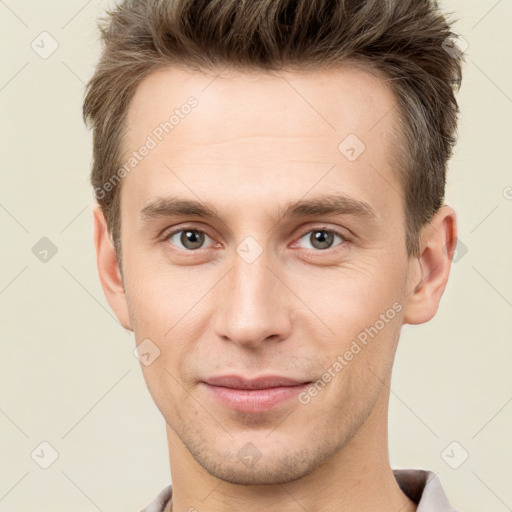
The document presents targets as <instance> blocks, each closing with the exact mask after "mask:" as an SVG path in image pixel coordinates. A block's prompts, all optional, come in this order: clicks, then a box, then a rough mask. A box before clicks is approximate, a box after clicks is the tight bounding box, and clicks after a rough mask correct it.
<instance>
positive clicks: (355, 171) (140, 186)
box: [124, 66, 398, 209]
mask: <svg viewBox="0 0 512 512" xmlns="http://www.w3.org/2000/svg"><path fill="white" fill-rule="evenodd" d="M190 98H193V99H194V102H195V106H194V107H193V108H190V107H187V108H184V106H186V105H190ZM395 110H396V109H395V100H394V96H393V94H392V92H391V91H390V89H389V88H388V87H387V86H386V83H385V82H384V81H383V79H382V78H380V77H378V76H376V75H373V74H370V73H368V72H366V71H364V70H362V69H359V68H355V67H353V66H350V67H349V66H343V67H341V66H340V67H339V68H336V69H329V70H315V71H301V72H291V71H286V72H285V71H279V72H275V73H273V74H269V73H263V72H257V71H250V72H249V71H244V72H239V71H234V70H224V71H220V70H219V71H218V72H217V73H213V72H209V73H203V72H192V71H190V70H186V69H181V68H165V69H161V70H159V71H156V72H154V73H152V74H150V75H149V76H148V77H146V78H145V79H144V80H143V81H142V82H141V84H139V86H138V87H137V90H136V93H135V95H134V97H133V99H132V101H131V103H130V106H129V110H128V115H127V130H126V133H125V140H124V142H125V146H124V147H125V148H126V154H125V156H124V157H125V159H127V158H129V156H130V154H131V152H133V151H136V150H137V148H139V147H140V146H141V145H143V144H144V142H145V141H147V140H148V136H149V137H150V138H151V139H152V140H153V141H154V142H155V145H154V148H153V149H151V151H150V152H149V154H148V155H147V156H145V157H144V159H143V160H142V161H141V162H140V163H138V164H137V166H138V170H137V172H130V173H129V175H128V176H126V178H125V180H126V182H127V183H126V185H129V187H130V188H132V189H133V188H134V189H135V190H132V193H133V194H134V195H133V196H132V199H138V200H140V201H145V200H148V199H150V198H152V197H154V196H155V195H156V194H157V193H160V192H162V191H167V192H169V193H171V192H172V193H174V189H175V187H176V186H177V185H178V186H179V187H181V188H182V189H183V190H184V191H186V189H184V188H183V186H182V185H183V183H179V179H178V178H177V175H178V174H180V173H181V174H183V173H185V174H186V177H187V180H188V181H187V183H188V184H189V185H190V186H192V187H193V189H194V192H197V193H198V194H199V192H201V193H202V194H206V195H208V193H209V190H211V186H214V187H216V188H217V189H223V190H224V191H227V190H229V189H233V188H234V187H236V188H237V190H239V191H240V192H243V189H244V187H249V188H252V189H253V190H254V187H255V186H256V187H257V188H258V187H259V188H260V190H261V191H262V192H263V191H264V190H265V187H266V188H268V190H267V192H268V191H270V189H271V187H272V186H274V187H278V188H279V187H280V192H279V193H280V194H282V195H283V198H284V195H286V193H287V192H288V193H293V192H294V188H293V187H295V186H296V193H297V194H299V193H301V191H302V193H303V192H304V191H305V190H304V186H305V183H302V182H304V181H305V180H307V181H308V182H309V183H310V185H313V184H314V182H315V181H317V180H318V178H320V177H321V176H322V175H323V174H325V172H326V171H327V170H328V169H329V168H331V167H332V166H333V165H335V166H336V168H337V173H330V175H329V176H327V177H325V178H322V184H321V185H323V186H324V187H327V188H331V187H333V186H336V184H341V185H342V186H343V187H345V190H347V191H351V192H354V193H356V194H359V195H362V196H366V200H367V201H368V202H374V203H377V208H379V204H380V208H381V209H382V208H386V201H385V197H381V195H382V194H380V195H379V193H378V192H379V188H380V189H386V190H385V191H384V192H385V194H387V195H389V194H395V195H396V190H395V191H394V192H393V191H391V190H390V185H389V183H390V182H393V181H394V179H395V177H394V175H393V174H394V173H392V172H391V168H390V154H391V151H392V147H390V144H389V140H388V138H389V136H390V134H391V133H392V129H393V125H394V122H395ZM172 117H173V119H172V120H171V118H172ZM170 120H171V121H172V122H169V121H170ZM155 130H156V131H155ZM155 133H156V134H157V135H155ZM160 139H161V140H160ZM345 141H346V142H345ZM352 148H354V149H355V152H356V153H359V152H360V151H362V153H361V156H360V157H359V158H357V159H356V160H351V159H350V158H347V156H348V157H350V156H351V155H353V153H354V152H353V151H352V153H350V151H351V149H352ZM347 149H348V150H349V153H346V151H347ZM169 168H172V169H173V170H174V171H176V172H173V173H171V172H169ZM139 171H143V172H139ZM290 182H292V183H291V184H290ZM386 182H387V183H388V184H387V185H386ZM290 186H291V188H290ZM397 186H398V185H396V183H395V187H397ZM189 188H190V187H189ZM167 189H168V190H167ZM381 192H382V190H381ZM372 196H373V197H372ZM273 197H275V198H276V199H278V196H277V195H273ZM202 199H205V200H206V197H202ZM394 199H395V200H396V196H395V197H394Z"/></svg>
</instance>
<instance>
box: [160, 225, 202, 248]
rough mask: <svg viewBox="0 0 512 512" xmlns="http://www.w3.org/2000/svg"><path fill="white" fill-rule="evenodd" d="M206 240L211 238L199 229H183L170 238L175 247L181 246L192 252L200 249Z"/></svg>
mask: <svg viewBox="0 0 512 512" xmlns="http://www.w3.org/2000/svg"><path fill="white" fill-rule="evenodd" d="M206 238H210V237H209V236H208V235H207V234H206V233H203V232H202V231H198V230H197V229H181V230H180V231H176V233H173V234H172V235H170V236H169V240H170V241H171V243H173V244H174V245H179V244H181V245H182V247H183V248H185V249H188V250H191V251H193V250H195V249H200V248H201V246H202V245H203V244H204V242H205V239H206ZM178 242H179V243H178Z"/></svg>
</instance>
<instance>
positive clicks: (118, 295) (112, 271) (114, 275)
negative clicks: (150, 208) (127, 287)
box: [93, 205, 132, 331]
mask: <svg viewBox="0 0 512 512" xmlns="http://www.w3.org/2000/svg"><path fill="white" fill-rule="evenodd" d="M93 214H94V246H95V247H96V265H97V267H98V273H99V276H100V281H101V286H102V288H103V293H104V294H105V297H106V298H107V301H108V303H109V305H110V307H111V308H112V310H113V311H114V313H115V315H116V317H117V319H118V320H119V322H120V323H121V325H122V326H123V327H124V328H125V329H128V330H130V331H131V330H132V325H131V321H130V315H129V310H128V303H127V301H126V294H125V291H124V284H123V279H122V276H121V270H120V268H119V263H118V261H117V256H116V251H115V249H114V245H113V243H112V240H111V238H110V233H109V232H108V229H107V221H106V219H105V216H104V215H103V211H102V209H101V207H100V206H99V205H97V206H96V207H95V208H94V211H93Z"/></svg>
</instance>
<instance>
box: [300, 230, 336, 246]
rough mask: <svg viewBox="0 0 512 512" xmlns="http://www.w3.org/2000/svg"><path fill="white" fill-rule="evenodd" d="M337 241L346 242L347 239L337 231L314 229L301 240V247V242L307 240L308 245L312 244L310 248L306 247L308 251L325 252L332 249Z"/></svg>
mask: <svg viewBox="0 0 512 512" xmlns="http://www.w3.org/2000/svg"><path fill="white" fill-rule="evenodd" d="M336 239H339V240H340V241H341V242H344V241H346V238H345V237H344V236H342V235H341V233H338V232H337V231H333V230H329V229H314V230H313V231H309V232H308V233H306V234H305V235H304V236H302V237H301V238H300V239H299V245H300V241H301V240H305V241H306V243H309V244H310V247H306V249H317V250H324V249H330V248H331V247H332V246H333V245H334V242H335V240H336ZM336 245H341V244H336Z"/></svg>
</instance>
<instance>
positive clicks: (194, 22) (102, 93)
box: [83, 0, 463, 257]
mask: <svg viewBox="0 0 512 512" xmlns="http://www.w3.org/2000/svg"><path fill="white" fill-rule="evenodd" d="M99 28H100V32H101V36H102V42H103V52H102V55H101V58H100V61H99V63H98V65H97V68H96V71H95V73H94V75H93V76H92V78H91V79H90V81H89V83H88V84H87V90H86V96H85V100H84V104H83V117H84V121H85V122H86V124H87V125H88V126H91V127H92V129H93V166H92V172H91V183H92V185H93V188H94V189H95V191H97V190H101V191H102V194H101V197H98V194H96V198H97V200H98V202H99V204H100V206H101V208H102V210H103V212H104V214H105V217H106V219H107V225H108V229H109V232H110V234H111V236H112V239H113V241H114V246H115V248H116V252H117V254H118V257H119V256H120V222H121V219H120V211H119V198H120V190H121V184H120V186H114V187H109V189H110V190H109V191H105V189H104V188H103V185H104V184H105V183H107V182H109V180H112V177H115V174H116V172H117V171H118V169H119V166H120V165H121V163H120V155H121V152H122V144H123V135H124V133H125V122H126V113H127V110H128V106H129V103H130V100H131V98H132V97H133V95H134V92H135V90H136V88H137V86H138V84H139V83H140V82H141V80H142V79H143V78H144V77H146V76H147V75H149V74H150V73H151V72H153V71H155V70H157V69H160V68H163V67H168V66H185V67H187V68H189V69H192V70H197V71H201V70H202V71H206V70H208V69H209V70H216V69H217V70H219V69H220V68H222V67H230V68H232V69H238V70H260V71H262V72H273V71H279V70H285V69H288V70H297V71H300V70H306V69H309V70H315V69H325V68H328V67H334V66H336V65H339V64H341V63H353V64H355V65H358V66H361V67H363V68H365V69H367V70H369V71H371V72H373V73H376V74H378V75H379V76H381V77H383V78H384V80H385V82H384V83H386V84H387V85H388V86H389V87H390V88H391V90H392V91H393V93H394V97H395V99H396V102H397V105H398V115H397V116H396V120H397V123H396V129H397V134H399V136H397V137H396V138H395V148H394V149H395V151H394V155H393V162H392V164H393V168H394V169H396V171H397V172H398V176H399V179H400V184H401V186H402V191H403V195H404V211H405V219H406V226H405V230H406V246H407V253H408V255H409V256H413V255H417V254H418V252H419V239H418V236H419V233H420V230H421V228H422V227H423V226H424V225H425V224H426V223H427V222H429V221H430V219H431V218H432V216H433V215H434V214H435V213H436V212H437V210H438V209H439V208H440V207H441V206H442V204H443V201H444V193H445V184H446V167H447V162H448V160H449V158H450V157H451V154H452V150H453V146H454V145H455V142H456V137H455V134H456V130H457V118H458V113H459V108H458V105H457V101H456V98H455V92H456V91H457V90H458V89H459V88H460V84H461V77H462V72H461V62H462V60H463V54H462V52H460V51H458V52H457V51H450V52H449V51H447V48H452V49H453V45H451V42H453V38H454V34H453V33H452V32H451V29H450V23H449V22H448V21H447V19H446V16H444V15H443V14H442V13H441V12H440V11H439V8H438V6H437V3H436V2H433V1H431V0H366V1H365V0H250V1H242V0H124V1H122V2H121V3H120V4H119V5H118V6H116V8H115V9H114V10H112V11H109V12H108V13H107V16H106V17H105V18H103V19H102V20H101V21H100V23H99ZM455 48H456V47H455Z"/></svg>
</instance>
